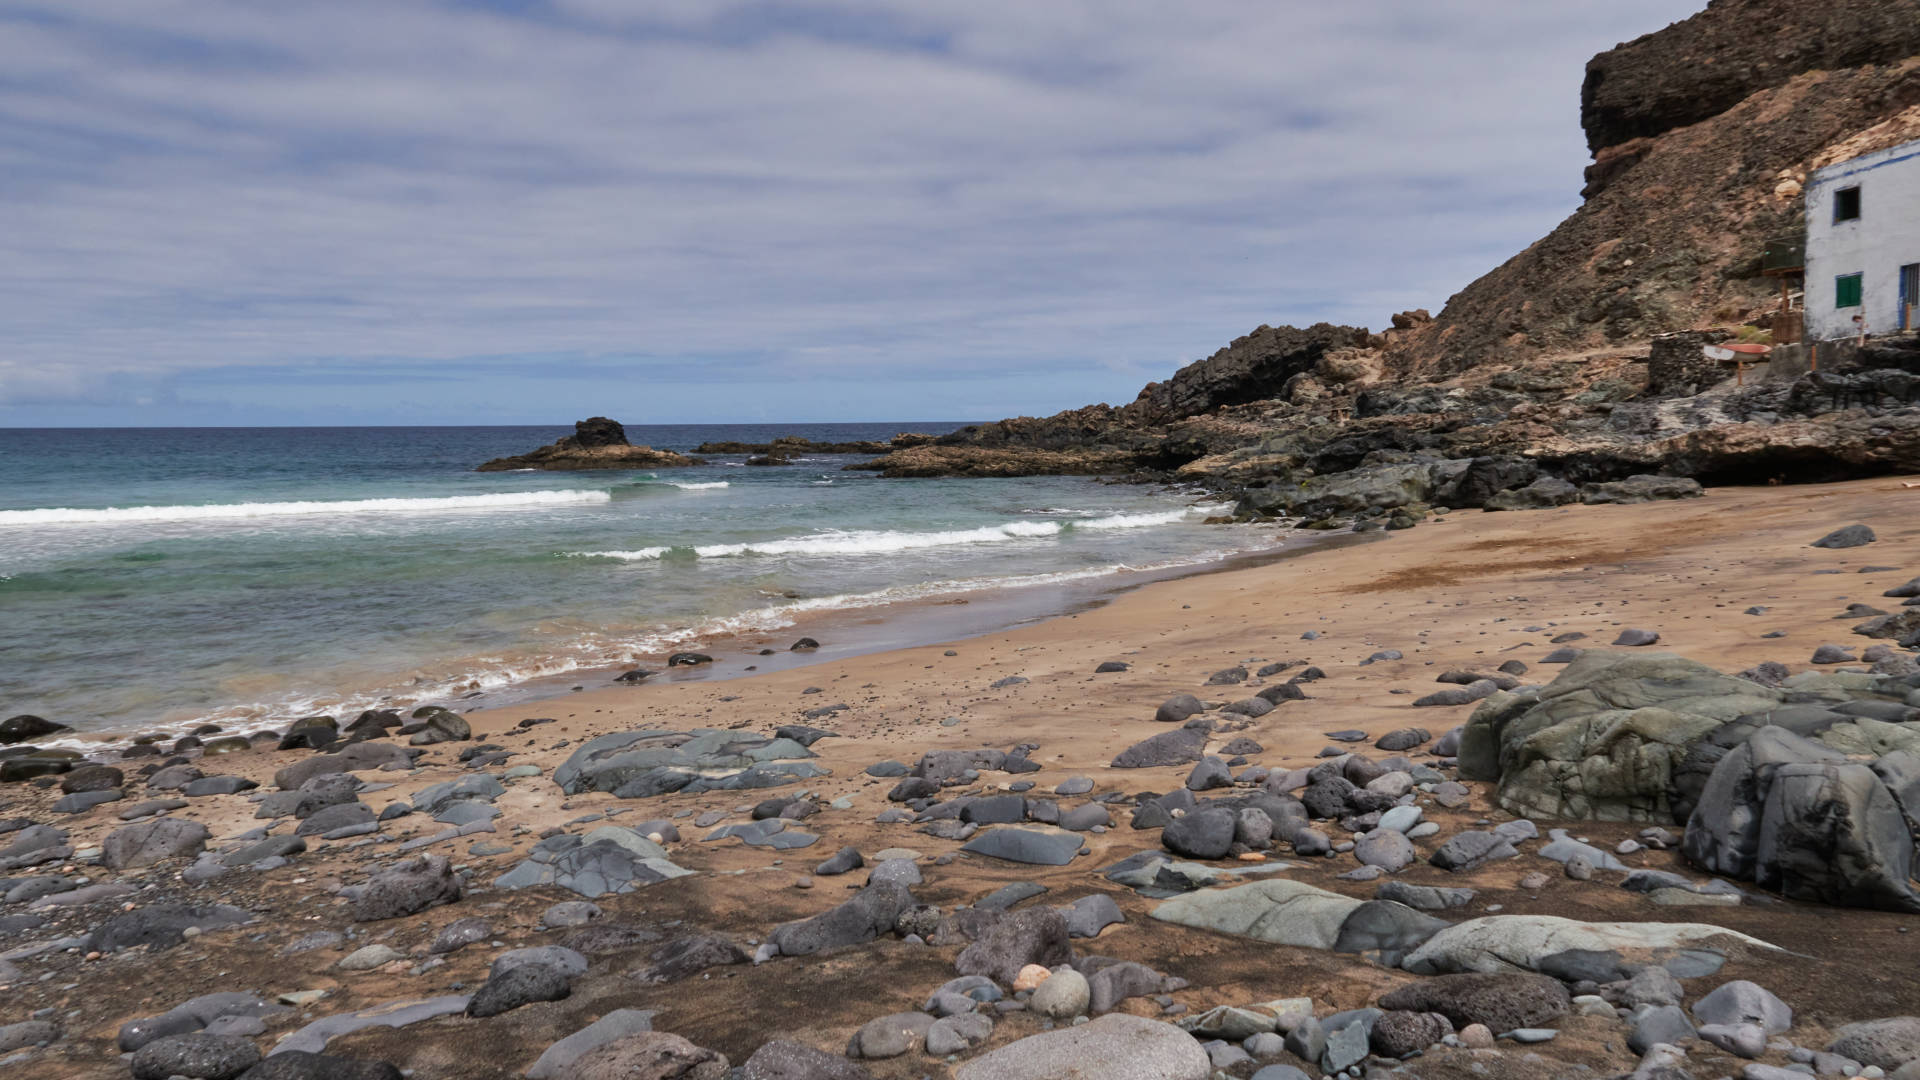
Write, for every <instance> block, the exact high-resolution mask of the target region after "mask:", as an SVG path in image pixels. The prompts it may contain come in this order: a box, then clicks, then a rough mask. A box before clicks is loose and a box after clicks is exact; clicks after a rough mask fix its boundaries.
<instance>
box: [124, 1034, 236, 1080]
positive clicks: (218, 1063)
mask: <svg viewBox="0 0 1920 1080" xmlns="http://www.w3.org/2000/svg"><path fill="white" fill-rule="evenodd" d="M259 1060H260V1050H259V1048H258V1047H256V1046H254V1045H253V1040H251V1039H243V1038H240V1037H239V1036H236V1035H208V1034H205V1033H204V1032H192V1033H190V1034H186V1035H169V1036H167V1037H166V1038H164V1039H155V1040H154V1041H153V1042H150V1043H148V1044H147V1045H145V1046H143V1047H141V1048H140V1049H139V1050H136V1051H135V1052H134V1055H133V1063H132V1064H133V1080H167V1078H168V1077H171V1076H190V1077H194V1078H195V1080H231V1078H233V1077H236V1076H239V1075H240V1074H241V1073H244V1072H246V1071H247V1070H248V1069H250V1068H252V1067H253V1065H254V1064H255V1063H256V1062H258V1061H259Z"/></svg>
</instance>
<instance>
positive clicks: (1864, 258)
mask: <svg viewBox="0 0 1920 1080" xmlns="http://www.w3.org/2000/svg"><path fill="white" fill-rule="evenodd" d="M1855 186H1857V187H1859V188H1860V216H1859V217H1858V218H1857V219H1855V220H1853V221H1843V222H1835V221H1834V220H1833V216H1834V198H1835V195H1836V193H1837V192H1839V191H1841V190H1843V189H1845V188H1849V187H1855ZM1806 197H1807V294H1806V295H1807V300H1806V309H1807V310H1806V315H1807V338H1808V340H1811V341H1825V340H1829V339H1832V338H1842V337H1850V336H1852V335H1853V334H1856V333H1858V328H1857V327H1856V326H1855V324H1854V322H1853V317H1854V316H1855V315H1865V316H1866V321H1867V332H1868V333H1873V334H1886V333H1891V332H1893V331H1895V330H1898V329H1900V328H1901V323H1900V268H1901V267H1902V266H1905V265H1907V264H1910V263H1920V141H1917V142H1910V143H1904V144H1902V145H1900V146H1895V147H1892V148H1890V149H1886V150H1880V151H1876V152H1874V153H1871V154H1865V155H1862V156H1860V157H1857V158H1854V159H1853V160H1851V161H1843V162H1841V163H1839V164H1838V165H1829V166H1827V167H1826V168H1824V169H1821V170H1819V171H1818V172H1816V173H1814V174H1813V176H1812V177H1810V178H1809V179H1808V182H1807V192H1806ZM1853 273H1858V274H1862V275H1863V277H1862V281H1861V284H1862V289H1861V294H1862V300H1863V301H1864V302H1863V304H1862V306H1861V307H1858V308H1836V307H1835V306H1834V298H1835V293H1836V289H1835V279H1836V278H1838V277H1840V276H1841V275H1844V274H1853ZM1907 302H1908V303H1910V304H1911V303H1920V297H1913V298H1909V300H1908V301H1907ZM1915 329H1920V327H1915Z"/></svg>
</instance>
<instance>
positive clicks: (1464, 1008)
mask: <svg viewBox="0 0 1920 1080" xmlns="http://www.w3.org/2000/svg"><path fill="white" fill-rule="evenodd" d="M1380 1007H1381V1008H1383V1009H1399V1010H1405V1011H1409V1012H1432V1013H1439V1014H1440V1015H1442V1016H1444V1017H1446V1018H1447V1019H1448V1020H1450V1021H1452V1022H1453V1025H1454V1026H1455V1027H1457V1028H1458V1027H1466V1026H1467V1025H1468V1024H1485V1025H1487V1027H1488V1028H1489V1029H1490V1030H1492V1031H1494V1032H1496V1033H1498V1032H1506V1031H1512V1030H1514V1029H1515V1028H1525V1027H1539V1026H1541V1025H1543V1024H1545V1023H1547V1022H1548V1021H1550V1020H1553V1019H1555V1018H1556V1017H1559V1016H1564V1015H1565V1014H1566V1012H1567V1010H1568V1009H1569V1008H1571V1007H1572V999H1571V998H1570V997H1569V996H1568V995H1567V988H1566V987H1565V986H1562V985H1561V984H1560V981H1559V980H1558V979H1554V978H1551V977H1549V976H1546V975H1532V974H1523V973H1514V974H1498V975H1478V974H1472V975H1434V976H1431V977H1429V978H1425V979H1421V980H1420V981H1419V982H1414V983H1408V984H1407V985H1405V986H1402V987H1400V988H1399V989H1397V990H1393V991H1391V992H1389V993H1387V994H1385V995H1383V996H1382V997H1381V998H1380Z"/></svg>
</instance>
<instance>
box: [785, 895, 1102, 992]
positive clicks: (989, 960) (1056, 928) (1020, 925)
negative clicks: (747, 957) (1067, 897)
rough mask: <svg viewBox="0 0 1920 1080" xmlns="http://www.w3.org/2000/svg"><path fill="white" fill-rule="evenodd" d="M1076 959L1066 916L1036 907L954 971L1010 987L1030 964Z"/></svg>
mask: <svg viewBox="0 0 1920 1080" xmlns="http://www.w3.org/2000/svg"><path fill="white" fill-rule="evenodd" d="M783 951H784V950H783ZM1072 959H1073V946H1072V945H1070V944H1069V943H1068V935H1067V920H1066V916H1064V915H1062V914H1061V913H1060V912H1059V911H1058V910H1056V909H1054V908H1049V907H1036V908H1028V909H1026V910H1024V911H1016V912H1014V913H1012V914H1010V915H1007V916H1005V917H1004V918H1000V919H997V920H995V921H994V923H993V925H992V926H990V927H988V928H987V931H986V933H985V934H984V935H982V936H981V937H980V938H979V939H978V940H976V941H975V942H974V943H973V944H971V945H968V946H967V947H966V948H965V949H963V950H961V952H960V955H959V957H958V958H956V959H955V961H954V969H955V970H956V971H958V972H959V973H960V974H962V975H985V976H987V977H989V978H991V979H993V980H994V981H996V982H999V983H1002V984H1004V985H1009V986H1010V985H1012V984H1013V981H1014V979H1015V978H1017V977H1018V976H1019V974H1020V969H1021V968H1024V967H1026V966H1027V965H1029V964H1038V965H1040V966H1041V967H1052V966H1054V965H1055V964H1064V963H1067V962H1068V961H1070V960H1072Z"/></svg>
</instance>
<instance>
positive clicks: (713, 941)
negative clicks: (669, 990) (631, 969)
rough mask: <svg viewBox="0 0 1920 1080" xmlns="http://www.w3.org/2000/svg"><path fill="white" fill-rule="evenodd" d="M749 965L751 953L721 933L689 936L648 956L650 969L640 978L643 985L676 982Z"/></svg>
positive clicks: (639, 976)
mask: <svg viewBox="0 0 1920 1080" xmlns="http://www.w3.org/2000/svg"><path fill="white" fill-rule="evenodd" d="M746 962H747V954H746V953H744V952H742V951H740V947H739V946H738V945H735V944H734V943H733V942H732V941H730V940H728V939H726V938H724V937H721V936H720V935H719V934H688V935H685V936H683V937H678V938H675V939H674V940H672V941H669V942H667V943H666V944H665V945H662V946H660V947H659V948H658V949H655V950H654V951H653V953H652V955H651V956H649V957H648V967H647V969H646V970H645V971H642V972H639V973H638V975H637V976H636V977H637V978H639V979H640V981H641V982H649V983H664V982H672V981H674V980H676V979H684V978H686V977H687V976H689V975H695V974H698V973H699V972H702V971H705V970H707V969H708V968H715V967H727V966H730V965H733V964H744V963H746Z"/></svg>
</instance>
